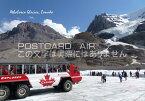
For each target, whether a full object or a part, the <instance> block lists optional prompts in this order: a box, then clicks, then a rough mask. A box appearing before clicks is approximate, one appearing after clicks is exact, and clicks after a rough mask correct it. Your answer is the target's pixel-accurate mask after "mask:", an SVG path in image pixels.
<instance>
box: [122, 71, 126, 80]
mask: <svg viewBox="0 0 145 101" xmlns="http://www.w3.org/2000/svg"><path fill="white" fill-rule="evenodd" d="M123 76H124V78H125V80H127V72H126V71H124V73H123Z"/></svg>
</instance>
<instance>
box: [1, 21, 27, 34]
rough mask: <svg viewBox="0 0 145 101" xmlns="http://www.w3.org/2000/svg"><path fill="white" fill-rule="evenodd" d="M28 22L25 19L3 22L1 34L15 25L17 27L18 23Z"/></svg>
mask: <svg viewBox="0 0 145 101" xmlns="http://www.w3.org/2000/svg"><path fill="white" fill-rule="evenodd" d="M22 22H26V21H24V20H12V21H9V22H3V23H2V25H1V27H0V34H1V33H4V32H6V31H9V30H12V29H13V28H14V27H16V26H17V25H18V24H20V23H22Z"/></svg>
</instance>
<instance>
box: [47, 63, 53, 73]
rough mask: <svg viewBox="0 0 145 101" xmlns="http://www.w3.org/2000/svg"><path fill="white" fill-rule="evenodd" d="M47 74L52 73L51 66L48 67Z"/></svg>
mask: <svg viewBox="0 0 145 101" xmlns="http://www.w3.org/2000/svg"><path fill="white" fill-rule="evenodd" d="M48 73H52V66H51V65H50V64H49V65H48Z"/></svg>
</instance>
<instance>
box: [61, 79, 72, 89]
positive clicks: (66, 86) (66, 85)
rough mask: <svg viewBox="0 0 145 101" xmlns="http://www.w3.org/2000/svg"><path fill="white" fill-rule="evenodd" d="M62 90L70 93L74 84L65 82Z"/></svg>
mask: <svg viewBox="0 0 145 101" xmlns="http://www.w3.org/2000/svg"><path fill="white" fill-rule="evenodd" d="M62 90H63V91H64V92H69V91H70V90H72V82H71V81H70V80H66V81H64V82H63V85H62Z"/></svg>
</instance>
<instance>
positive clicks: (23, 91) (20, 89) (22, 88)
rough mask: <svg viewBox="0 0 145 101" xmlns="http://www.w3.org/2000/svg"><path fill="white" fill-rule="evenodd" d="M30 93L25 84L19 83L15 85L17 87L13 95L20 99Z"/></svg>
mask: <svg viewBox="0 0 145 101" xmlns="http://www.w3.org/2000/svg"><path fill="white" fill-rule="evenodd" d="M29 94H30V88H29V87H28V86H27V85H25V84H21V85H18V86H17V89H16V91H15V96H16V98H18V99H22V98H25V97H27V96H28V95H29Z"/></svg>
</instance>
